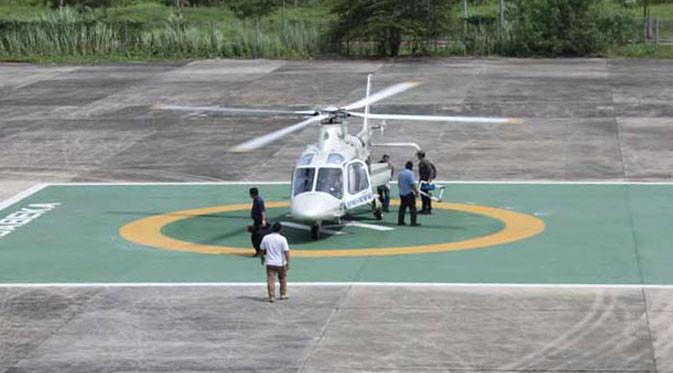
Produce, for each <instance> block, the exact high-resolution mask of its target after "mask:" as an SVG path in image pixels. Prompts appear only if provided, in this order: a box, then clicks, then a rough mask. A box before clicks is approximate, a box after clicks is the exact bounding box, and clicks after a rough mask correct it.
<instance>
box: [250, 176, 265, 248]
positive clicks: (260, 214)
mask: <svg viewBox="0 0 673 373" xmlns="http://www.w3.org/2000/svg"><path fill="white" fill-rule="evenodd" d="M250 198H252V208H251V209H250V218H251V219H252V225H251V226H250V227H249V230H250V241H251V242H252V247H254V248H255V255H254V256H256V257H257V256H260V255H261V254H260V243H261V242H262V238H263V237H262V236H263V229H264V228H265V227H266V225H267V224H266V207H265V206H264V200H263V199H262V197H261V196H260V195H259V190H258V189H257V188H250Z"/></svg>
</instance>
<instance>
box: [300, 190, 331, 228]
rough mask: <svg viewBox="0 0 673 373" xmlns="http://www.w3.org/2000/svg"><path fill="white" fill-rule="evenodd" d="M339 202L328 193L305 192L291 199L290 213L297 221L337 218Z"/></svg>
mask: <svg viewBox="0 0 673 373" xmlns="http://www.w3.org/2000/svg"><path fill="white" fill-rule="evenodd" d="M340 205H341V201H340V200H339V199H337V198H335V197H334V196H332V195H331V194H329V193H322V192H305V193H301V194H297V195H296V196H294V198H292V206H291V207H290V213H291V214H292V217H293V218H295V219H299V220H313V221H315V220H322V219H331V218H334V217H336V216H337V212H338V210H339V206H340Z"/></svg>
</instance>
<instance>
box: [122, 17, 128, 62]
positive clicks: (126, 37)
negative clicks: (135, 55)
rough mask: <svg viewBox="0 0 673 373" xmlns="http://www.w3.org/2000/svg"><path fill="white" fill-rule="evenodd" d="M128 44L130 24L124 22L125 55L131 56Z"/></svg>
mask: <svg viewBox="0 0 673 373" xmlns="http://www.w3.org/2000/svg"><path fill="white" fill-rule="evenodd" d="M128 42H129V24H128V23H127V22H124V43H123V45H124V55H128V54H129V49H128Z"/></svg>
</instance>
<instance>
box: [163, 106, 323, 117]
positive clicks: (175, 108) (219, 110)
mask: <svg viewBox="0 0 673 373" xmlns="http://www.w3.org/2000/svg"><path fill="white" fill-rule="evenodd" d="M152 108H154V109H159V110H173V111H188V112H210V113H237V114H283V115H318V112H316V111H315V110H299V111H290V110H268V109H247V108H230V107H222V106H180V105H154V106H153V107H152Z"/></svg>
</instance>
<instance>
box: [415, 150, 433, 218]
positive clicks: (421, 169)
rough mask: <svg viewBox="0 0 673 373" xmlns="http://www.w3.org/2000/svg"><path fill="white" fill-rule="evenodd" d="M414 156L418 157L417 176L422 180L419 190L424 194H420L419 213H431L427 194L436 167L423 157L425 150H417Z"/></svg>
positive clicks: (430, 203) (430, 201) (430, 202)
mask: <svg viewBox="0 0 673 373" xmlns="http://www.w3.org/2000/svg"><path fill="white" fill-rule="evenodd" d="M416 156H417V157H418V176H419V179H420V180H421V181H424V183H422V185H421V188H420V189H421V192H423V193H425V194H421V202H422V206H423V207H422V208H421V211H420V212H419V214H426V215H429V214H432V200H431V199H430V197H429V196H428V195H427V194H429V193H430V183H432V180H434V179H435V178H436V177H437V169H436V168H435V165H434V164H432V162H430V161H429V160H427V159H426V158H425V152H424V151H422V150H419V151H418V152H417V153H416Z"/></svg>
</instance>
